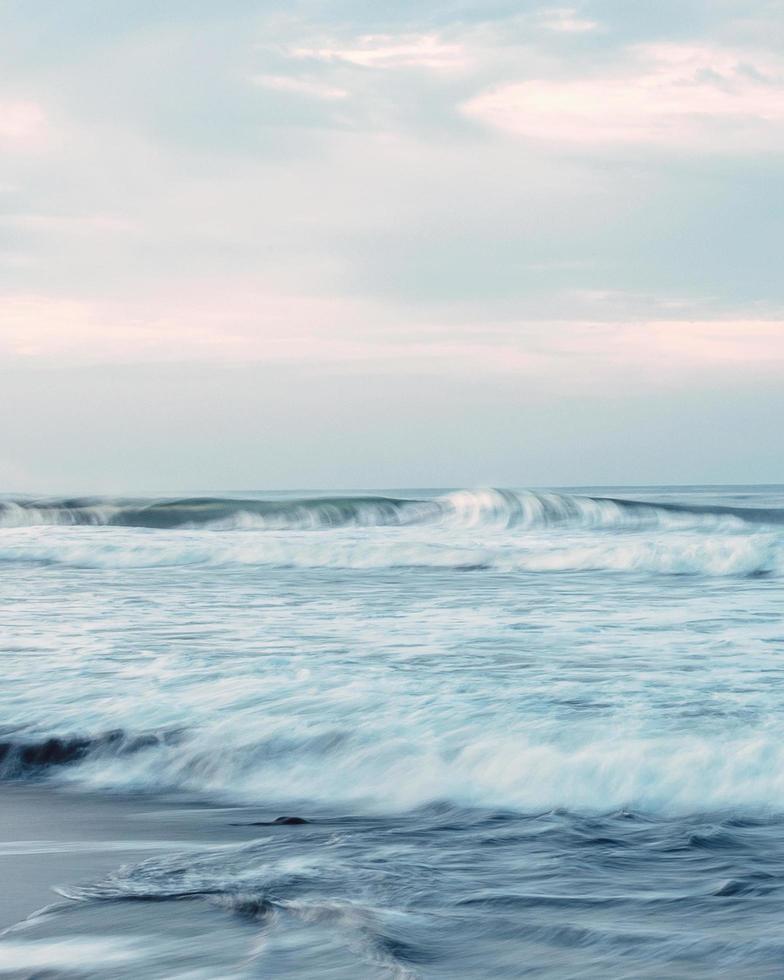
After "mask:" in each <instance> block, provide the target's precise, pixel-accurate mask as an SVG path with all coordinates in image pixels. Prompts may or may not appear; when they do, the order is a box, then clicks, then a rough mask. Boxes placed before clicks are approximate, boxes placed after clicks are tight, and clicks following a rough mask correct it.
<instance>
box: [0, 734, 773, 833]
mask: <svg viewBox="0 0 784 980" xmlns="http://www.w3.org/2000/svg"><path fill="white" fill-rule="evenodd" d="M234 736H236V737H234ZM234 736H232V735H231V733H230V732H228V731H227V730H226V728H225V726H219V727H218V728H216V729H214V730H210V729H205V730H203V731H191V732H186V733H183V732H178V733H177V734H176V735H175V736H172V735H171V734H170V733H160V734H158V735H149V734H141V735H135V736H134V735H130V734H128V733H109V734H108V735H101V736H95V737H92V736H82V737H77V736H74V737H71V738H68V739H64V738H61V737H52V738H49V739H47V740H44V741H42V742H41V743H38V746H37V747H36V748H32V749H28V754H27V757H26V758H27V765H26V768H24V769H20V768H17V769H11V770H8V771H6V772H3V773H2V774H3V775H4V776H5V778H18V777H20V776H28V777H29V776H31V775H39V776H40V775H43V774H48V775H50V776H53V775H58V777H59V779H60V781H65V782H68V783H72V784H76V785H78V786H80V787H81V788H88V789H91V790H100V791H110V792H111V791H115V792H123V793H127V792H131V793H141V794H158V793H162V792H163V793H166V792H172V791H176V792H184V793H186V794H189V795H193V796H197V797H198V798H201V799H211V800H214V801H216V802H219V803H232V804H236V803H242V804H264V805H269V804H271V803H272V804H274V805H283V806H285V805H290V806H292V807H300V808H301V807H302V805H303V804H304V802H305V801H307V805H308V806H310V807H315V808H316V811H318V810H319V808H327V809H329V810H334V809H335V808H337V809H338V810H341V809H342V810H353V811H356V812H358V813H368V814H372V813H391V812H407V811H410V810H413V809H417V808H419V807H422V806H426V805H430V804H434V803H444V802H447V803H450V804H453V805H457V806H461V807H469V808H471V807H480V808H499V807H500V808H505V807H506V808H510V809H512V810H514V811H517V812H522V813H536V812H542V811H547V810H553V809H564V810H569V811H573V812H585V813H600V812H604V813H607V812H611V811H614V810H623V809H628V810H635V811H639V812H647V813H655V814H676V815H677V814H682V813H695V812H701V813H709V812H718V811H722V810H728V811H735V810H743V811H744V812H746V811H748V810H749V808H751V809H752V810H759V811H766V810H775V811H777V812H780V811H782V810H784V745H783V744H782V741H781V737H780V732H774V731H767V730H765V729H763V728H761V729H758V730H751V731H749V732H748V733H746V734H745V735H744V736H743V737H738V736H737V735H736V736H734V737H726V738H723V737H719V736H708V735H707V734H704V735H697V734H692V735H682V736H681V735H678V734H675V733H667V734H664V733H663V734H661V735H655V734H651V735H648V736H647V737H646V736H643V735H641V734H636V735H631V734H629V736H628V737H626V736H624V735H621V734H619V735H618V736H617V737H597V738H593V739H591V738H588V739H583V740H582V741H581V742H580V744H572V742H570V741H568V740H564V741H556V742H553V741H544V742H539V741H537V740H535V739H532V738H527V737H525V736H523V735H519V736H516V737H515V736H512V735H506V734H503V733H501V732H494V733H490V734H487V735H484V736H483V737H481V738H479V739H472V740H470V741H469V740H461V739H459V738H455V737H454V736H449V737H447V736H446V735H444V736H443V737H442V738H441V739H437V740H436V741H433V740H432V739H428V740H424V741H422V742H420V741H418V740H416V739H415V738H402V739H401V738H397V739H393V740H392V741H391V742H390V741H389V740H387V739H384V738H382V737H381V736H380V733H377V737H372V738H367V737H366V736H362V737H360V736H359V735H357V733H356V732H348V731H346V732H342V733H341V732H332V733H324V732H322V733H320V734H316V733H311V734H308V733H306V732H300V733H299V735H296V734H292V735H291V736H289V737H283V736H281V735H280V734H278V735H269V736H268V737H266V738H264V739H257V740H253V739H249V738H248V735H247V731H245V729H242V730H241V731H239V730H238V731H236V732H235V733H234ZM14 751H15V752H16V758H17V759H20V760H21V759H22V757H23V754H24V751H25V749H24V748H21V749H20V748H18V747H16V748H15V749H14ZM0 772H1V771H0Z"/></svg>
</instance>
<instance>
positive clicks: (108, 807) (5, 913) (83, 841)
mask: <svg viewBox="0 0 784 980" xmlns="http://www.w3.org/2000/svg"><path fill="white" fill-rule="evenodd" d="M276 816H278V814H277V813H276V814H272V815H270V814H269V813H267V812H266V811H262V810H261V809H260V808H258V807H239V808H237V807H231V808H221V807H215V806H208V805H206V804H205V805H198V804H196V805H194V804H193V803H192V802H191V801H188V802H187V803H186V802H185V801H178V800H171V799H165V800H157V799H144V798H142V799H139V798H125V797H119V796H118V797H113V796H108V797H107V796H98V795H93V794H86V793H77V792H70V791H68V790H62V789H54V788H52V787H49V786H45V785H44V786H41V785H39V786H31V785H21V784H17V785H14V784H5V785H3V786H2V787H0V880H2V882H3V887H2V889H0V930H2V929H5V928H7V927H8V926H11V925H13V924H14V923H16V922H19V921H21V920H22V919H25V918H26V917H27V916H29V915H31V914H32V913H33V912H36V911H37V910H39V909H41V908H43V907H44V906H46V905H49V904H51V903H52V902H57V901H62V897H61V896H59V895H58V894H57V893H56V892H55V891H54V888H55V887H56V886H58V885H73V884H83V883H86V882H90V881H94V880H95V879H98V878H101V877H103V876H104V875H106V874H108V873H110V872H111V871H112V870H114V869H115V868H117V867H119V866H120V865H122V864H125V863H127V862H129V861H138V860H143V859H144V858H145V857H148V856H150V855H151V854H152V853H154V852H156V851H171V850H177V849H178V848H181V847H183V846H186V847H190V846H196V847H198V846H201V845H205V846H207V845H209V846H214V845H216V844H222V843H227V844H228V843H241V842H242V841H245V840H251V839H253V838H254V837H257V836H258V828H254V827H252V826H233V824H234V823H240V824H245V823H250V822H251V821H254V820H271V819H275V817H276Z"/></svg>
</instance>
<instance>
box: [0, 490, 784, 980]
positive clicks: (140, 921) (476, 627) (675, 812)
mask: <svg viewBox="0 0 784 980" xmlns="http://www.w3.org/2000/svg"><path fill="white" fill-rule="evenodd" d="M783 582H784V487H780V486H767V487H626V488H622V487H615V488H606V487H605V488H590V487H582V488H576V489H569V490H457V491H437V490H432V491H416V490H398V491H383V492H372V493H366V492H361V493H360V492H351V493H340V494H337V493H330V494H314V493H310V494H306V493H295V494H282V493H276V494H273V493H266V494H265V493H237V494H228V495H221V496H203V497H188V498H183V499H178V500H174V499H168V498H156V499H138V498H128V499H121V498H83V499H69V500H66V499H36V498H32V497H10V496H5V497H2V498H0V648H1V650H2V665H3V673H2V677H3V682H2V685H1V686H0V777H1V778H2V786H0V806H1V805H2V802H3V793H4V792H5V793H6V794H13V792H15V791H18V790H19V787H36V788H37V790H36V791H37V792H39V793H41V794H42V795H39V796H37V797H35V798H36V799H39V800H41V801H43V802H42V804H41V805H44V806H47V807H51V808H52V812H53V813H55V814H56V813H57V808H58V807H60V806H62V807H63V808H67V807H68V806H71V805H74V801H77V800H82V801H85V802H84V807H85V812H88V811H89V808H90V806H92V803H91V802H90V801H94V802H95V806H99V805H101V806H102V805H103V802H104V801H106V806H111V805H112V804H111V803H110V802H109V801H112V800H114V801H118V802H119V801H122V802H123V805H124V806H127V805H133V806H136V807H137V808H141V809H142V810H144V811H145V812H146V813H147V818H146V820H147V823H146V824H145V827H146V828H147V829H146V830H145V834H146V835H147V839H148V843H149V837H150V830H149V828H150V827H151V826H152V827H154V825H155V820H156V817H155V814H156V813H160V814H161V816H160V821H161V823H160V826H161V828H166V832H165V833H164V830H163V829H162V830H161V832H160V834H159V835H158V838H157V839H156V841H155V846H154V847H147V848H146V850H145V851H144V853H139V854H137V855H136V856H135V858H134V859H132V860H125V859H122V860H121V858H120V856H119V855H118V857H117V861H116V865H115V864H112V863H111V861H109V864H108V865H107V866H106V867H105V868H104V870H103V871H102V873H101V874H100V875H99V876H97V877H95V876H93V877H89V876H87V877H84V878H79V879H78V880H65V881H63V880H53V881H52V882H51V884H52V885H53V886H56V888H57V892H56V893H52V895H51V905H49V906H48V907H47V908H46V909H45V910H44V911H42V912H41V913H40V914H38V915H34V916H32V917H31V918H29V919H25V920H24V921H23V922H21V923H19V924H17V925H12V926H11V928H9V929H8V930H7V931H6V932H5V933H3V934H2V935H0V975H3V976H18V977H33V976H35V977H44V976H46V977H82V976H84V977H112V978H114V977H116V978H138V977H142V976H143V977H146V978H150V977H182V978H186V977H187V978H235V977H236V978H244V977H272V978H289V977H291V978H294V977H296V978H302V977H314V978H325V980H326V978H343V977H352V978H356V977H359V978H376V977H378V978H393V977H394V978H416V977H421V978H444V980H446V978H449V980H453V978H463V977H465V978H471V980H485V978H486V980H491V978H493V980H497V978H517V977H557V978H560V977H590V978H593V977H595V978H615V977H635V978H636V977H645V978H664V977H667V978H673V977H690V978H691V977H706V978H708V977H711V978H713V977H716V976H727V977H733V978H743V977H748V978H755V980H757V978H763V977H780V976H782V975H784V936H783V935H782V932H781V923H782V915H783V914H784V887H783V886H784V698H782V692H783V691H784V687H783V686H782V682H783V681H784V619H783V618H782V610H783V609H784V604H782V583H783ZM8 798H10V796H9V797H8ZM129 801H131V802H130V804H129ZM63 812H65V809H64V810H63ZM173 813H182V814H187V821H186V822H187V828H189V830H188V832H178V833H177V834H176V835H174V836H175V837H176V839H172V836H173V835H172V834H171V833H170V828H171V820H172V819H173V818H172V816H171V814H173ZM183 819H185V818H183ZM191 831H192V832H191ZM152 836H153V837H155V834H154V833H153V835H152ZM38 843H39V844H41V842H40V841H39V842H38ZM105 843H106V842H105V841H104V845H105ZM3 844H5V845H7V846H6V851H5V852H4V851H3ZM12 845H13V846H12ZM104 845H102V846H104ZM19 846H21V845H20V844H19V841H16V842H14V841H11V842H0V853H10V852H9V851H8V848H11V850H13V847H16V848H17V850H18V849H19ZM26 846H28V849H29V848H30V847H31V846H32V840H31V839H27V841H26ZM41 846H43V845H41ZM80 846H82V847H83V849H84V848H87V844H84V843H83V844H82V845H80ZM118 847H119V845H118ZM44 850H45V849H44ZM105 853H106V847H105V846H104V855H105ZM14 887H15V885H14V881H13V880H12V879H9V877H8V876H6V878H5V881H4V884H3V889H5V890H9V889H13V888H14ZM31 911H32V910H31Z"/></svg>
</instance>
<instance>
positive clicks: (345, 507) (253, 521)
mask: <svg viewBox="0 0 784 980" xmlns="http://www.w3.org/2000/svg"><path fill="white" fill-rule="evenodd" d="M444 522H447V523H451V524H456V525H459V526H464V527H477V526H491V527H502V528H516V527H531V528H535V527H551V526H574V527H589V528H590V527H605V528H613V527H618V528H634V527H658V526H663V527H670V526H677V527H683V526H695V525H696V526H708V527H713V526H716V525H717V524H721V523H725V524H726V523H727V522H730V523H735V524H748V525H782V524H784V508H774V507H734V506H718V505H716V506H714V505H707V504H696V503H688V504H684V503H669V502H654V501H647V500H632V499H628V500H627V499H622V498H617V497H603V496H589V495H580V494H572V493H560V492H554V491H533V490H523V491H514V490H496V489H487V490H458V491H454V492H451V493H447V494H444V495H442V496H440V497H433V498H425V499H417V498H396V497H384V496H332V497H303V498H291V499H283V500H268V499H257V498H244V499H242V498H233V497H188V498H181V499H168V498H156V499H129V498H110V497H84V498H46V499H43V498H31V497H14V498H4V499H0V527H29V526H40V525H48V526H115V527H130V528H148V529H159V530H160V529H165V530H172V529H178V528H179V529H194V528H200V527H204V528H215V529H229V528H246V529H251V528H259V529H262V530H263V529H268V530H286V529H291V530H307V529H329V528H340V527H383V526H401V525H412V524H423V523H424V524H428V523H444Z"/></svg>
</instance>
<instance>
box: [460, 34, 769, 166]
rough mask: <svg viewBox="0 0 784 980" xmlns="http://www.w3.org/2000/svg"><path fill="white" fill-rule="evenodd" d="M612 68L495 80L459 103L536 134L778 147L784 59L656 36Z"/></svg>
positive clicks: (558, 138)
mask: <svg viewBox="0 0 784 980" xmlns="http://www.w3.org/2000/svg"><path fill="white" fill-rule="evenodd" d="M629 54H630V56H631V62H630V63H629V64H625V65H620V66H618V67H617V68H616V69H615V71H614V72H613V73H606V74H603V75H598V76H595V75H593V74H590V75H588V74H584V75H583V76H582V77H577V78H536V79H529V80H526V81H519V82H511V83H502V84H500V85H497V86H495V87H493V88H491V89H489V90H488V91H485V92H483V93H481V94H480V95H478V96H476V97H474V98H472V99H469V100H468V101H467V102H465V103H464V104H463V106H462V111H463V112H464V113H465V114H466V115H468V116H469V117H471V118H473V119H476V120H479V121H481V122H483V123H485V124H487V125H490V126H493V127H496V128H498V129H502V130H505V131H507V132H509V133H513V134H515V135H519V136H525V137H530V138H533V139H539V140H547V141H554V142H565V143H580V144H583V145H590V144H600V145H601V144H605V143H643V144H649V145H662V146H667V145H671V146H684V147H687V146H693V147H712V148H714V149H720V150H723V151H724V150H726V151H729V152H744V153H747V152H752V151H754V150H759V149H760V148H764V147H771V148H773V147H775V148H782V147H784V61H774V60H772V59H771V58H763V57H753V58H752V57H750V56H747V55H745V54H742V53H739V52H733V51H729V50H726V49H723V48H718V47H714V46H710V45H686V44H655V45H644V46H639V47H636V48H634V49H632V50H631V51H630V52H629Z"/></svg>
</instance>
